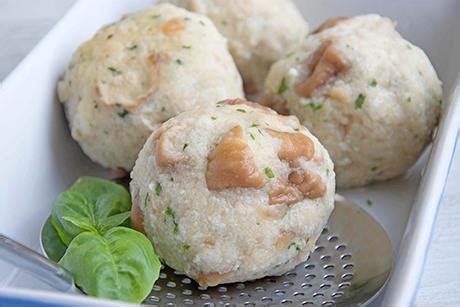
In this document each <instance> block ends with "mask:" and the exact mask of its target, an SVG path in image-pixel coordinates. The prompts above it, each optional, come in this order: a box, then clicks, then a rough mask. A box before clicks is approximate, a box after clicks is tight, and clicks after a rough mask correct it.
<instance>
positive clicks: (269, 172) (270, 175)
mask: <svg viewBox="0 0 460 307" xmlns="http://www.w3.org/2000/svg"><path fill="white" fill-rule="evenodd" d="M264 173H265V176H267V178H268V179H273V178H275V174H273V171H272V169H271V168H269V167H266V168H264Z"/></svg>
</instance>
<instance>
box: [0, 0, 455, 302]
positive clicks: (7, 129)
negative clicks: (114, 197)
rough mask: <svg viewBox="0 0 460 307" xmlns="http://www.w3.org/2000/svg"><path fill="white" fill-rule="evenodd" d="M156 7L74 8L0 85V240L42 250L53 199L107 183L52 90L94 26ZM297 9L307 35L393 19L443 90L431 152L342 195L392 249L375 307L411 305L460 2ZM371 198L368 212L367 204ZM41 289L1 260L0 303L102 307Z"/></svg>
mask: <svg viewBox="0 0 460 307" xmlns="http://www.w3.org/2000/svg"><path fill="white" fill-rule="evenodd" d="M153 2H154V1H153V0H118V1H113V0H99V1H92V0H80V1H78V2H77V3H76V4H75V5H74V6H73V8H72V9H71V10H70V11H69V12H68V13H67V14H66V16H65V17H64V18H63V19H62V20H61V21H60V22H59V23H58V24H57V25H56V26H55V28H54V29H53V30H52V31H51V32H50V33H49V34H48V35H47V36H46V37H45V38H44V39H43V40H42V41H41V42H40V43H39V45H37V47H36V48H35V49H34V50H33V51H32V52H31V53H30V54H29V55H28V56H27V57H26V59H25V60H24V61H23V62H22V63H21V64H20V65H19V66H18V68H17V69H16V70H15V71H14V72H13V73H11V75H10V76H9V77H8V78H7V79H6V80H5V81H4V82H3V83H2V84H1V86H0V111H1V114H3V119H2V121H0V133H1V137H0V148H2V160H1V162H0V165H1V170H2V175H3V178H4V179H3V181H2V183H1V184H0V233H3V234H5V235H7V236H10V237H12V238H14V239H16V240H18V241H20V242H21V243H23V244H25V245H27V246H29V247H32V248H34V249H35V250H39V231H40V228H41V225H42V224H43V222H44V220H45V219H46V217H47V216H48V214H49V212H50V208H51V205H52V202H53V200H54V198H55V197H56V196H57V195H58V194H59V193H60V192H62V191H63V190H65V189H66V187H68V186H69V185H70V184H71V183H73V182H74V181H75V180H76V179H77V178H78V177H80V176H82V175H97V176H104V175H106V173H105V171H104V170H103V169H101V168H99V167H98V166H96V165H95V164H94V163H92V162H91V161H90V160H89V159H88V158H87V157H86V156H85V155H84V154H83V153H82V152H81V150H80V148H79V147H78V145H77V144H76V143H75V142H74V141H73V140H72V139H71V137H70V133H69V131H68V128H67V123H66V120H65V118H64V116H63V112H62V108H61V106H60V105H59V104H58V103H57V100H56V94H55V93H56V91H55V87H56V82H57V80H58V79H59V77H60V76H61V74H62V72H63V71H64V68H65V66H66V65H67V63H68V61H69V59H70V57H71V54H72V53H73V51H74V50H75V49H76V48H77V47H78V45H79V44H80V43H81V42H83V41H84V40H86V39H88V38H90V37H91V36H92V35H93V34H94V33H95V32H96V31H97V29H98V28H99V27H101V26H102V25H104V24H106V23H109V22H112V21H114V20H116V19H118V18H119V17H120V16H122V15H123V14H125V13H127V12H129V11H133V10H138V9H141V8H143V7H145V6H148V5H150V4H152V3H153ZM297 4H298V6H299V8H300V9H301V11H302V12H303V14H304V15H305V17H306V18H307V20H308V21H309V23H310V24H311V26H312V27H313V28H314V27H315V26H316V25H318V24H319V23H320V22H322V21H323V20H324V19H326V18H328V17H331V16H337V15H357V14H363V13H379V14H381V15H385V16H388V17H390V18H392V19H393V20H396V21H397V22H398V27H397V28H398V30H399V31H400V32H401V34H402V35H403V36H404V37H405V38H407V39H408V40H410V41H411V42H413V43H414V44H415V45H418V46H420V47H421V48H422V49H424V50H425V52H426V53H427V54H428V56H429V57H430V59H431V60H432V62H433V64H434V66H435V68H436V70H437V71H438V74H439V77H440V78H441V80H442V81H443V83H444V86H443V88H444V106H445V110H444V116H443V118H442V120H441V123H440V127H439V129H438V132H437V135H436V138H435V142H434V146H433V147H432V149H431V150H427V151H426V152H425V154H424V155H423V157H422V158H421V159H420V160H419V161H418V162H417V164H416V165H415V166H414V167H413V168H412V169H411V170H410V171H409V172H408V173H407V174H406V175H404V176H403V177H400V178H397V179H394V180H391V181H387V182H384V183H380V184H374V185H371V186H369V187H365V188H359V189H353V190H346V191H339V192H340V193H342V194H343V195H344V196H346V197H347V198H349V199H350V200H352V201H355V202H356V203H357V204H359V205H361V206H362V207H363V208H365V210H367V211H368V212H370V213H371V214H372V215H373V216H374V217H375V218H376V219H377V220H378V221H379V222H380V223H381V224H382V225H383V227H384V228H385V229H386V231H387V232H388V234H389V236H390V238H391V240H392V243H393V248H394V252H395V256H396V262H395V268H394V270H393V274H392V277H391V279H390V281H389V283H388V285H387V287H386V289H385V291H384V292H382V293H381V294H380V296H379V298H378V299H377V300H376V301H375V302H374V303H373V304H372V305H375V306H377V305H380V304H382V303H383V304H385V305H387V306H406V305H409V304H411V302H412V301H413V297H414V295H415V292H416V289H417V285H418V281H419V278H420V276H421V272H422V269H423V264H424V260H425V255H426V251H427V247H428V244H429V240H430V235H431V231H432V228H433V223H434V220H435V217H436V212H437V208H438V204H439V200H440V198H441V195H442V191H443V188H444V183H445V179H446V177H447V173H448V170H449V165H450V162H451V159H452V154H453V152H454V147H455V140H456V136H457V132H458V127H459V124H460V85H459V82H458V77H459V76H458V72H459V71H460V56H459V55H460V20H459V19H458V16H457V15H458V12H460V2H459V1H456V0H439V1H430V0H423V1H422V0H410V1H404V2H401V1H367V0H353V1H347V2H346V4H345V3H344V1H341V0H310V1H302V0H298V1H297ZM456 88H457V89H456ZM368 199H370V200H372V203H373V204H374V205H373V206H372V207H369V206H367V205H366V202H367V200H368ZM31 289H35V290H31ZM45 291H51V289H49V288H46V287H45V286H43V285H42V284H41V283H40V282H38V281H36V280H35V279H32V277H30V276H29V275H27V274H25V273H24V272H20V271H18V270H17V269H15V268H13V267H12V266H10V265H9V264H6V263H4V262H1V261H0V305H1V302H2V297H3V298H37V299H39V300H41V301H42V302H48V303H49V302H55V303H61V304H66V303H67V304H76V303H77V302H79V303H86V304H96V303H101V302H103V301H101V300H94V299H90V298H86V299H83V298H81V297H78V298H75V297H72V296H70V295H64V294H58V293H54V292H48V293H47V292H45Z"/></svg>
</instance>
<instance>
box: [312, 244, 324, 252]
mask: <svg viewBox="0 0 460 307" xmlns="http://www.w3.org/2000/svg"><path fill="white" fill-rule="evenodd" d="M323 250H324V246H321V245H320V246H317V247H315V250H314V252H316V253H321V252H322V251H323Z"/></svg>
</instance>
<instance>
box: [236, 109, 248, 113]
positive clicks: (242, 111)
mask: <svg viewBox="0 0 460 307" xmlns="http://www.w3.org/2000/svg"><path fill="white" fill-rule="evenodd" d="M236 110H237V111H238V112H241V113H246V110H245V109H236Z"/></svg>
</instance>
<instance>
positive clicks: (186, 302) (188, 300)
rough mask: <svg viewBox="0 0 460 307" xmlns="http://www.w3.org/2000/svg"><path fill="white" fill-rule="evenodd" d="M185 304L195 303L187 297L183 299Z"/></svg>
mask: <svg viewBox="0 0 460 307" xmlns="http://www.w3.org/2000/svg"><path fill="white" fill-rule="evenodd" d="M182 302H183V303H184V304H185V305H193V300H191V299H189V298H186V299H184V300H183V301H182Z"/></svg>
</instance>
